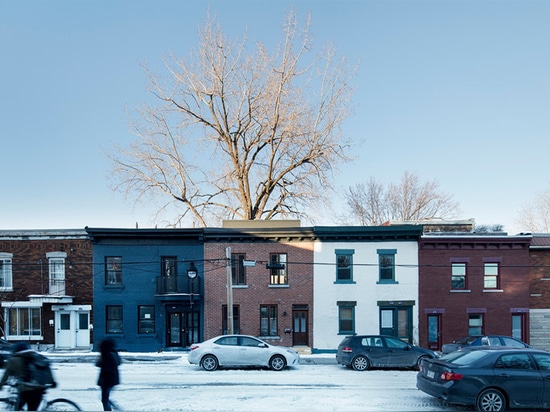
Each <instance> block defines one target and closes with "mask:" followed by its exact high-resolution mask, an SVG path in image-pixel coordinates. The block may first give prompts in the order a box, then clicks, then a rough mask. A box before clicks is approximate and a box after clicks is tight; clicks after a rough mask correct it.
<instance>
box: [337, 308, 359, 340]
mask: <svg viewBox="0 0 550 412" xmlns="http://www.w3.org/2000/svg"><path fill="white" fill-rule="evenodd" d="M337 304H338V333H339V334H341V335H349V334H354V333H355V306H356V302H337Z"/></svg>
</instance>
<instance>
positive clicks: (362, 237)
mask: <svg viewBox="0 0 550 412" xmlns="http://www.w3.org/2000/svg"><path fill="white" fill-rule="evenodd" d="M421 234H422V226H419V225H396V226H348V227H346V226H338V227H328V226H324V227H320V226H316V227H315V235H316V238H317V240H316V242H315V246H314V276H313V279H314V280H313V288H314V289H313V308H314V310H313V313H314V321H313V325H314V326H313V327H314V331H313V348H312V351H313V352H314V353H322V352H329V353H330V352H335V351H336V349H337V347H338V344H339V343H340V341H341V340H342V339H343V338H344V337H345V336H347V335H360V334H382V335H392V336H397V337H399V338H402V339H405V340H407V341H409V342H411V343H418V240H419V238H420V236H421Z"/></svg>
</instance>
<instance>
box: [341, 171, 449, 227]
mask: <svg viewBox="0 0 550 412" xmlns="http://www.w3.org/2000/svg"><path fill="white" fill-rule="evenodd" d="M346 202H347V205H348V208H349V210H350V214H351V217H352V221H355V222H357V223H359V224H361V225H369V226H373V225H381V224H383V223H385V222H387V221H389V220H397V221H409V220H415V221H417V220H425V219H433V218H451V217H454V216H455V215H456V214H457V213H458V212H459V207H458V203H457V202H455V201H453V199H452V196H450V195H448V194H445V193H442V192H441V191H440V190H439V183H438V181H437V180H432V181H429V182H425V183H420V181H419V179H418V176H417V175H416V174H414V173H409V172H405V173H404V174H403V177H402V178H401V182H400V183H399V184H394V183H391V184H390V185H388V187H387V188H386V189H384V187H383V185H382V184H380V183H379V182H377V181H376V179H375V178H373V177H371V178H370V180H369V181H368V182H367V184H362V183H359V184H356V185H355V186H353V187H349V188H348V191H347V193H346Z"/></svg>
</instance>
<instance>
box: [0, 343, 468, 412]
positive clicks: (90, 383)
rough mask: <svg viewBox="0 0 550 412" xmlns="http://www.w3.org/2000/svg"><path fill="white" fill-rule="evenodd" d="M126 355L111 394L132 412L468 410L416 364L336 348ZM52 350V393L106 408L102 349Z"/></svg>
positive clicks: (90, 408) (86, 406) (51, 395)
mask: <svg viewBox="0 0 550 412" xmlns="http://www.w3.org/2000/svg"><path fill="white" fill-rule="evenodd" d="M121 355H122V357H123V364H122V365H121V367H120V374H121V380H122V383H121V385H120V386H117V387H116V388H115V390H114V392H113V395H112V399H113V400H114V401H115V402H116V404H117V405H118V406H119V408H120V409H122V410H127V411H262V412H264V411H266V412H267V411H346V412H352V411H451V410H464V408H458V407H457V408H453V407H450V406H448V405H444V404H441V403H439V402H438V401H437V400H436V399H434V398H432V397H430V396H428V395H426V394H424V393H422V392H420V391H418V390H417V389H416V386H415V384H416V372H414V371H395V370H392V371H386V370H374V371H366V372H355V371H353V370H349V369H347V368H344V367H342V366H339V365H337V364H336V363H335V361H334V355H303V356H302V364H300V365H299V366H297V367H294V368H292V369H286V370H284V371H281V372H274V371H271V370H261V369H250V370H238V369H236V370H218V371H215V372H206V371H203V370H202V369H201V368H199V367H197V366H194V365H190V364H189V362H188V361H187V354H186V353H166V352H165V353H160V354H156V353H152V354H130V353H122V354H121ZM48 356H49V357H50V359H51V360H52V364H53V367H54V374H55V377H56V379H57V381H58V382H59V386H58V388H56V389H53V390H50V391H49V393H48V395H47V396H48V398H54V397H66V398H69V399H72V400H74V401H76V402H77V403H78V404H79V405H80V406H81V407H82V409H84V410H86V411H97V410H101V403H100V401H99V397H100V393H99V388H98V387H97V386H96V380H97V374H98V369H97V368H96V367H95V365H94V360H95V358H96V356H97V354H94V353H70V354H58V353H55V354H48ZM2 392H4V393H5V392H6V389H3V390H2ZM0 396H3V395H2V394H1V393H0Z"/></svg>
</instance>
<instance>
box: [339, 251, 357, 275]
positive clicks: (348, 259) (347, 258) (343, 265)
mask: <svg viewBox="0 0 550 412" xmlns="http://www.w3.org/2000/svg"><path fill="white" fill-rule="evenodd" d="M335 252H336V281H337V282H351V281H352V280H353V253H354V252H355V251H354V250H353V249H336V251H335Z"/></svg>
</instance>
